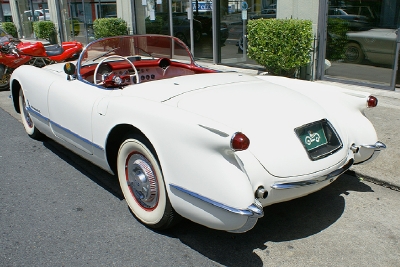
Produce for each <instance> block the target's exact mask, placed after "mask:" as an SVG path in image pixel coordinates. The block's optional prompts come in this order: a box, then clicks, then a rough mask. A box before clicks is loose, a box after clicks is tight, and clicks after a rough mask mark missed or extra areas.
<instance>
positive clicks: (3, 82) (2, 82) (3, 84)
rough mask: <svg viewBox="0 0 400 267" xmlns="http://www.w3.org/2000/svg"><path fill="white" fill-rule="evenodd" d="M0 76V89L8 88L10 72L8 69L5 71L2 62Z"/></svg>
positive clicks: (5, 89)
mask: <svg viewBox="0 0 400 267" xmlns="http://www.w3.org/2000/svg"><path fill="white" fill-rule="evenodd" d="M1 73H2V75H1ZM0 76H1V77H0V91H7V90H10V77H11V73H10V72H8V71H7V72H6V66H4V65H3V64H0Z"/></svg>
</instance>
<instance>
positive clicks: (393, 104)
mask: <svg viewBox="0 0 400 267" xmlns="http://www.w3.org/2000/svg"><path fill="white" fill-rule="evenodd" d="M199 64H200V65H201V66H204V67H207V68H211V69H215V70H220V71H234V72H239V73H246V74H249V75H265V73H264V72H263V71H262V70H260V69H251V68H249V69H246V68H234V67H228V66H222V65H214V64H211V63H207V62H199ZM316 83H320V84H321V85H323V84H326V85H330V86H337V87H341V88H346V89H350V90H355V91H362V92H368V93H371V94H372V95H374V96H376V97H377V98H378V100H379V103H378V106H377V107H376V108H373V109H367V110H366V111H365V115H366V117H367V118H368V119H369V120H370V121H371V122H372V123H373V125H374V127H375V129H376V131H377V134H378V138H379V141H381V142H383V143H384V144H386V146H387V149H385V150H384V151H382V152H381V153H380V155H379V156H378V158H376V159H375V160H374V161H373V162H371V163H368V164H365V165H355V166H353V167H351V169H350V170H351V171H353V172H354V173H355V175H356V176H357V177H359V178H360V179H364V180H367V181H370V182H373V183H376V184H380V185H383V186H386V187H389V188H392V189H395V190H398V191H400V134H399V132H400V131H399V130H400V90H399V89H396V91H389V90H384V89H376V88H373V87H369V86H360V85H353V84H346V83H341V82H332V81H325V80H324V81H316ZM360 130H362V129H360Z"/></svg>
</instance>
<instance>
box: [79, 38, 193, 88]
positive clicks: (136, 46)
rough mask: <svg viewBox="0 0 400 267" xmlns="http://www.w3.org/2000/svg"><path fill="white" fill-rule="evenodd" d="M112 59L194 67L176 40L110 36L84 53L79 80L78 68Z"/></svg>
mask: <svg viewBox="0 0 400 267" xmlns="http://www.w3.org/2000/svg"><path fill="white" fill-rule="evenodd" d="M115 55H120V56H123V57H127V58H129V59H131V58H132V61H135V60H157V59H160V58H168V59H169V60H171V61H176V62H181V63H185V64H188V65H192V66H197V64H196V63H195V61H194V58H193V55H192V54H191V52H190V50H189V48H188V47H187V45H186V44H185V43H184V42H182V41H181V40H180V39H178V38H176V37H173V36H167V35H158V34H144V35H124V36H113V37H106V38H101V39H98V40H95V41H93V42H91V43H89V44H88V45H87V46H86V47H85V48H84V49H83V51H82V53H81V54H80V56H79V59H78V61H77V76H78V79H79V80H83V78H82V76H81V68H83V67H85V66H91V65H94V64H98V63H99V62H100V61H101V60H102V58H105V57H107V56H115Z"/></svg>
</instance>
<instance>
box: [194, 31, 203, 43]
mask: <svg viewBox="0 0 400 267" xmlns="http://www.w3.org/2000/svg"><path fill="white" fill-rule="evenodd" d="M193 35H194V41H195V42H198V41H200V39H201V36H202V33H201V31H200V30H198V29H196V30H194V33H193Z"/></svg>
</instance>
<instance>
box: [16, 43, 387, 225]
mask: <svg viewBox="0 0 400 267" xmlns="http://www.w3.org/2000/svg"><path fill="white" fill-rule="evenodd" d="M10 87H11V88H10V89H11V93H12V99H13V102H14V106H15V110H16V111H17V112H18V113H21V118H22V121H23V125H24V127H25V130H26V132H27V133H28V135H29V136H30V137H32V138H35V139H40V138H43V137H44V136H47V137H49V138H52V139H54V140H55V141H57V142H59V143H60V144H62V145H64V146H65V147H67V148H69V149H71V150H72V151H74V152H75V153H77V154H78V155H80V156H82V157H83V158H85V159H87V160H89V161H91V162H92V163H94V164H96V165H98V166H100V167H101V168H103V169H105V170H107V171H108V172H110V173H112V174H116V176H118V179H119V182H120V186H121V189H122V192H123V194H124V197H125V199H126V202H127V204H128V205H129V207H130V209H131V210H132V212H133V213H134V215H135V216H136V217H137V219H138V220H139V221H141V222H142V223H144V224H145V225H147V226H149V227H152V228H156V229H165V228H168V227H171V226H173V225H174V224H175V223H176V222H177V221H178V220H179V218H180V217H184V218H187V219H190V220H192V221H194V222H196V223H199V224H202V225H205V226H207V227H210V228H214V229H219V230H226V231H231V232H245V231H248V230H250V229H251V228H253V226H254V225H255V223H256V222H257V220H258V218H260V217H262V216H263V207H265V206H267V205H271V204H274V203H278V202H282V201H288V200H291V199H294V198H298V197H301V196H304V195H307V194H310V193H312V192H315V191H317V190H320V189H321V188H323V187H325V186H327V185H329V184H330V183H331V182H333V181H334V180H335V179H336V178H337V177H338V176H339V175H341V174H342V173H343V172H345V171H346V170H348V169H349V168H350V167H351V166H352V165H353V164H361V163H366V162H369V161H371V160H373V159H374V158H375V157H376V156H377V154H378V153H379V152H380V151H381V150H382V149H384V148H385V145H384V144H383V143H382V142H379V141H378V138H377V135H376V132H375V129H374V127H373V126H372V124H371V122H370V121H369V120H368V119H367V118H366V117H365V116H364V115H363V110H364V109H366V108H368V107H374V106H376V105H377V99H376V98H375V97H374V96H371V95H369V94H367V93H358V92H352V91H346V90H343V89H340V88H336V87H329V86H326V85H321V84H317V83H312V82H307V81H300V80H294V79H287V78H282V77H274V76H247V75H244V74H240V73H234V72H217V71H215V70H212V69H208V68H204V67H201V66H199V65H198V64H197V63H195V61H194V60H193V56H192V55H191V53H190V52H189V49H188V48H187V46H186V45H185V44H184V43H183V42H181V41H180V40H179V39H177V38H175V37H170V36H162V35H134V36H118V37H110V38H104V39H99V40H96V41H94V42H92V43H90V44H89V45H87V46H86V47H85V48H84V50H83V51H82V53H81V55H80V58H79V60H78V61H77V62H69V63H66V64H53V65H50V66H46V67H44V68H35V67H32V66H21V67H19V68H18V69H16V70H15V71H14V73H13V75H12V77H11V83H10Z"/></svg>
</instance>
